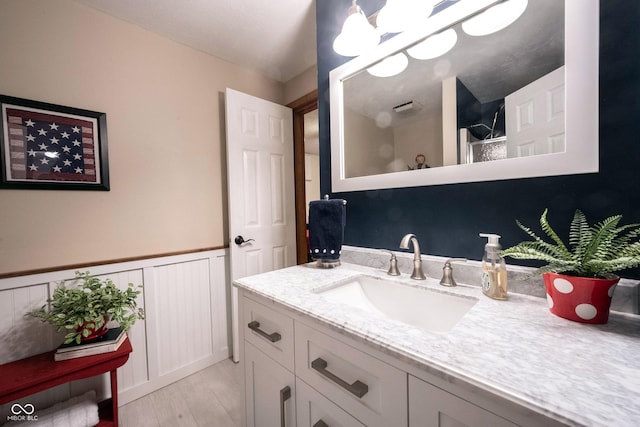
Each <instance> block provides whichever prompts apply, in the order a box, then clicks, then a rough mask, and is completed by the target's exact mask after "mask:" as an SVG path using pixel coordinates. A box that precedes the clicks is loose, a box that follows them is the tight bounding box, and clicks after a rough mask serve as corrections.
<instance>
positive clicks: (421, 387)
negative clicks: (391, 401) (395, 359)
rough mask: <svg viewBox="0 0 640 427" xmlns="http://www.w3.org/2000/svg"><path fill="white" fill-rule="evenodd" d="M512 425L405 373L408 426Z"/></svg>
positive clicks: (472, 426) (509, 426)
mask: <svg viewBox="0 0 640 427" xmlns="http://www.w3.org/2000/svg"><path fill="white" fill-rule="evenodd" d="M434 426H438V427H486V426H491V427H515V426H516V424H513V423H511V422H509V421H507V420H505V419H504V418H502V417H499V416H498V415H496V414H494V413H492V412H489V411H487V410H485V409H482V408H481V407H479V406H476V405H474V404H472V403H469V402H467V401H466V400H463V399H461V398H459V397H458V396H456V395H453V394H451V393H447V392H446V391H444V390H442V389H440V388H438V387H435V386H433V385H431V384H429V383H427V382H425V381H422V380H419V379H417V378H415V377H413V376H411V375H409V427H434Z"/></svg>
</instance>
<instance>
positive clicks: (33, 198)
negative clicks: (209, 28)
mask: <svg viewBox="0 0 640 427" xmlns="http://www.w3.org/2000/svg"><path fill="white" fill-rule="evenodd" d="M226 87H231V88H233V89H237V90H240V91H243V92H246V93H249V94H252V95H255V96H259V97H261V98H265V99H268V100H271V101H274V102H279V103H283V102H284V95H283V86H282V84H280V83H277V82H274V81H272V80H269V79H267V78H265V77H262V76H260V75H258V74H257V73H255V72H253V71H250V70H248V69H245V68H242V67H238V66H235V65H232V64H230V63H227V62H224V61H222V60H219V59H216V58H214V57H211V56H209V55H206V54H204V53H201V52H199V51H195V50H193V49H190V48H187V47H184V46H182V45H180V44H177V43H174V42H172V41H170V40H168V39H165V38H162V37H160V36H157V35H154V34H152V33H150V32H148V31H145V30H142V29H140V28H138V27H135V26H133V25H131V24H128V23H126V22H123V21H120V20H117V19H114V18H112V17H109V16H108V15H105V14H103V13H100V12H97V11H94V10H93V9H89V8H86V7H84V6H82V5H79V4H76V3H74V2H72V1H69V0H0V93H2V94H4V95H11V96H16V97H21V98H27V99H33V100H38V101H44V102H50V103H54V104H61V105H67V106H72V107H78V108H83V109H89V110H95V111H101V112H106V113H107V129H108V146H109V167H110V180H111V191H109V192H92V191H36V190H0V274H2V273H8V272H16V271H22V270H27V269H36V268H47V267H54V266H61V265H68V264H73V263H83V262H97V261H101V260H109V259H114V258H122V257H130V256H142V255H152V254H158V253H166V252H172V251H180V250H190V249H198V248H203V247H211V246H219V245H224V244H225V243H226V240H227V230H226V220H225V219H224V217H225V216H226V182H225V181H226V178H225V176H226V175H225V174H226V166H225V162H226V160H225V157H224V156H225V153H224V144H225V133H224V132H225V131H224V115H223V114H224V103H223V100H224V98H223V94H224V89H225V88H226Z"/></svg>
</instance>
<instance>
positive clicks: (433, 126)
mask: <svg viewBox="0 0 640 427" xmlns="http://www.w3.org/2000/svg"><path fill="white" fill-rule="evenodd" d="M393 141H394V148H395V157H396V159H401V160H402V163H404V164H406V165H408V166H411V167H414V166H415V158H416V156H417V155H418V154H424V156H425V157H426V159H427V164H428V165H429V166H430V167H434V166H442V113H441V111H439V110H435V111H432V112H430V113H429V114H426V115H424V117H422V118H421V119H420V120H416V121H413V122H409V123H406V124H404V125H402V126H396V127H395V128H393Z"/></svg>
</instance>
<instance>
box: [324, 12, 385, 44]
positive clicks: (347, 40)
mask: <svg viewBox="0 0 640 427" xmlns="http://www.w3.org/2000/svg"><path fill="white" fill-rule="evenodd" d="M379 42H380V36H379V35H378V34H377V33H376V30H375V28H373V26H372V25H371V24H369V21H368V20H367V18H366V17H365V16H364V14H363V13H362V10H361V9H360V7H359V6H357V5H356V6H354V7H351V8H350V9H349V16H348V17H347V19H346V20H345V21H344V24H343V25H342V31H341V32H340V34H338V37H336V39H335V40H334V42H333V50H334V51H335V52H336V53H337V54H339V55H342V56H358V55H362V54H363V53H365V52H367V51H369V50H371V49H373V48H375V47H376V46H377V45H378V43H379Z"/></svg>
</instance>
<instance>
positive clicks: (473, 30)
mask: <svg viewBox="0 0 640 427" xmlns="http://www.w3.org/2000/svg"><path fill="white" fill-rule="evenodd" d="M527 4H528V1H527V0H507V1H505V2H502V3H499V4H497V5H495V6H493V7H490V8H489V9H487V10H485V11H484V12H482V13H480V14H478V15H476V16H474V17H473V18H471V19H468V20H466V21H464V22H463V23H462V30H463V31H464V32H465V33H467V34H469V35H470V36H486V35H487V34H491V33H495V32H497V31H500V30H502V29H503V28H506V27H508V26H509V25H511V24H513V23H514V22H515V21H516V19H518V18H519V17H520V15H522V14H523V13H524V11H525V9H526V8H527Z"/></svg>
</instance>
